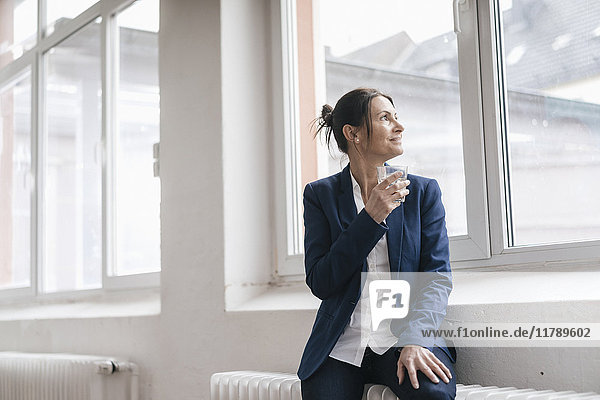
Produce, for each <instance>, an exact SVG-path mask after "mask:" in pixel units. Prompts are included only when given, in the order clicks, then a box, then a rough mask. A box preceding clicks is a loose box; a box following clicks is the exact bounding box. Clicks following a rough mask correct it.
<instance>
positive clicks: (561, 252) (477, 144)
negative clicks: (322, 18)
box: [271, 0, 600, 281]
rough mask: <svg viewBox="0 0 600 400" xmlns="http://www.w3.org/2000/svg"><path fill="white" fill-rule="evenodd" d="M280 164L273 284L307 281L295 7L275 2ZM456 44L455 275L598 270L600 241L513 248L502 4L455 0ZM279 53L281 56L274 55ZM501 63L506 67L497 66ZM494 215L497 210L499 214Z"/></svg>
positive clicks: (277, 152)
mask: <svg viewBox="0 0 600 400" xmlns="http://www.w3.org/2000/svg"><path fill="white" fill-rule="evenodd" d="M271 6H272V9H273V14H272V20H273V21H274V22H273V25H272V26H274V30H273V37H274V41H273V49H274V58H273V71H275V73H274V75H273V76H274V93H273V98H274V104H275V105H276V106H274V115H275V117H274V121H273V123H274V127H275V132H285V134H284V135H281V134H279V133H278V134H275V135H274V139H275V140H274V150H275V152H274V160H275V168H274V169H275V173H274V182H275V200H276V207H275V210H274V213H275V216H274V219H275V225H276V226H275V229H276V231H275V237H276V253H277V257H276V260H275V262H276V266H275V272H274V274H275V279H276V280H283V281H295V280H299V279H302V278H303V275H304V266H303V254H300V253H302V247H300V246H301V243H302V242H301V238H299V237H298V236H299V232H300V230H299V229H298V228H297V227H298V226H302V225H298V224H302V189H303V188H301V187H300V184H299V182H300V178H299V173H300V165H299V163H300V160H301V159H300V154H299V151H300V149H299V129H298V122H297V121H298V106H297V104H298V88H297V85H298V80H297V71H296V70H295V68H296V67H297V63H296V60H297V38H296V29H295V27H296V20H295V18H296V13H295V10H296V0H272V1H271ZM448 7H453V8H454V16H455V21H454V23H455V30H457V31H458V32H457V33H456V34H457V42H458V62H459V82H460V99H461V100H460V101H461V122H462V130H463V136H462V137H463V160H464V167H465V168H464V171H465V187H466V206H467V234H466V235H460V236H453V237H450V254H451V261H452V266H453V268H455V269H460V268H473V267H500V266H511V265H512V266H516V267H520V266H523V265H527V266H531V265H545V266H547V265H557V266H562V265H565V266H569V265H572V264H573V262H574V261H576V262H577V263H578V264H585V265H593V266H594V267H598V266H600V263H599V262H598V258H600V240H592V241H582V242H572V243H558V244H547V245H530V246H510V245H509V240H510V237H509V236H510V235H509V227H510V223H509V221H508V217H509V214H508V213H507V204H509V200H508V196H509V193H508V190H507V189H506V188H507V185H506V182H507V179H508V176H507V174H508V172H505V171H507V169H506V168H505V165H506V162H507V157H506V151H507V150H506V149H507V148H508V147H507V146H506V143H505V137H506V136H505V135H504V134H503V132H504V126H505V124H504V121H505V116H504V107H503V104H501V103H500V102H501V101H503V100H504V98H505V95H506V93H504V92H503V91H504V86H503V85H504V83H503V79H501V78H503V75H502V65H500V66H499V67H498V68H496V65H498V55H499V54H501V53H500V49H501V48H500V45H499V41H498V40H497V38H499V37H500V36H499V34H498V33H499V32H498V29H499V27H501V21H499V20H498V22H497V23H496V20H497V19H498V18H500V17H501V13H500V12H499V10H498V9H499V0H483V1H479V0H477V1H476V0H453V2H448ZM278 49H281V53H278V52H277V50H278ZM500 61H502V60H500ZM484 127H485V129H484ZM495 210H500V212H496V211H495Z"/></svg>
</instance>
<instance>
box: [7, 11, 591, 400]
mask: <svg viewBox="0 0 600 400" xmlns="http://www.w3.org/2000/svg"><path fill="white" fill-rule="evenodd" d="M268 17H269V1H268V0H239V1H238V0H203V1H196V0H167V1H162V4H161V35H160V81H161V180H162V204H161V218H162V268H163V270H162V276H161V280H162V286H161V294H160V296H161V313H160V315H156V316H146V317H122V318H87V319H83V318H65V319H60V320H22V321H5V322H0V347H1V350H23V351H40V352H74V353H89V354H107V355H118V356H123V357H126V358H129V359H131V360H132V361H134V362H137V363H138V364H139V365H140V368H141V374H142V375H141V386H142V387H141V398H142V399H182V400H185V399H208V395H209V378H210V375H211V374H212V373H214V372H217V371H224V370H234V369H257V370H271V371H288V372H295V371H296V368H297V365H298V362H299V359H300V355H301V351H302V348H303V346H304V344H305V342H306V339H307V338H308V334H309V332H310V328H311V324H312V322H313V316H314V311H310V310H308V311H252V312H248V311H246V312H241V311H240V312H225V311H224V310H225V294H224V293H225V290H224V287H225V282H226V281H225V277H226V275H227V277H228V280H227V283H230V282H233V284H241V283H242V281H243V280H238V279H237V277H239V276H241V275H239V274H242V273H243V271H248V273H247V274H246V275H244V279H248V280H250V282H252V284H256V285H257V286H258V287H263V286H264V282H266V280H267V279H268V277H269V273H268V271H269V268H270V262H271V260H272V259H273V252H274V249H273V247H272V245H271V243H273V240H272V235H273V232H272V230H271V226H272V220H271V213H270V211H269V210H270V209H271V207H272V204H270V200H269V199H270V198H272V193H273V189H274V188H273V187H272V185H271V183H270V181H269V179H268V175H267V172H266V171H267V170H268V168H270V166H271V165H272V163H271V156H270V151H271V149H270V144H269V143H271V136H270V135H272V134H273V129H272V128H271V127H270V126H269V123H268V122H267V121H270V118H271V115H270V113H269V110H270V105H271V98H270V94H271V89H272V88H271V86H270V84H269V77H270V74H271V71H270V65H271V64H270V57H271V54H270V50H269V48H268V44H269V43H270V39H269V38H268V32H270V29H271V27H270V26H269V19H268ZM238 156H239V157H242V159H243V160H244V164H243V166H242V168H238V166H236V165H234V164H232V160H234V159H236V157H238ZM488 307H491V306H488ZM538 309H539V310H538V311H540V310H541V309H542V307H541V306H539V307H538ZM461 310H462V311H461ZM483 310H484V309H482V308H477V311H473V310H468V309H458V308H457V312H465V313H469V312H484V311H483ZM534 311H535V310H534ZM508 312H510V311H506V313H508ZM532 312H533V311H532ZM506 315H508V314H506ZM460 355H461V356H462V358H461V359H460V361H459V364H458V365H457V371H458V380H459V382H478V383H487V384H496V385H516V386H523V385H525V386H536V387H540V388H542V387H544V388H554V389H568V388H575V389H577V390H580V391H583V390H596V391H600V387H599V383H598V380H597V379H593V376H594V375H593V374H594V373H597V371H598V370H599V365H598V360H600V354H599V352H598V351H597V349H594V350H593V351H589V352H587V355H586V356H585V357H584V354H583V352H582V351H560V352H558V353H557V352H556V351H549V350H546V351H544V350H523V351H518V350H515V349H512V350H509V351H501V350H498V349H488V350H477V349H473V350H463V351H461V353H460ZM484 355H485V357H484ZM559 356H560V357H561V359H560V361H558V360H557V357H559ZM538 367H540V368H543V369H540V371H546V372H547V373H546V374H545V375H543V376H542V375H540V374H539V371H537V370H538V369H539V368H538ZM570 370H573V371H579V372H582V371H586V372H584V374H583V375H582V376H583V377H581V378H578V380H575V381H573V374H565V375H563V374H561V372H562V371H570ZM529 372H531V373H532V374H533V375H531V377H527V375H526V374H528V373H529ZM574 385H575V387H574Z"/></svg>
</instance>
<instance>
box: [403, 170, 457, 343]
mask: <svg viewBox="0 0 600 400" xmlns="http://www.w3.org/2000/svg"><path fill="white" fill-rule="evenodd" d="M445 217H446V214H445V211H444V206H443V204H442V198H441V190H440V187H439V185H438V183H437V182H436V181H435V180H433V179H432V180H430V181H429V183H428V184H427V186H426V188H425V193H424V196H423V203H422V205H421V253H420V261H419V273H418V274H416V275H418V276H417V277H416V279H415V280H414V283H416V285H414V286H413V287H411V292H412V294H413V299H411V302H410V310H409V314H408V316H407V317H406V318H405V319H404V320H401V321H400V325H401V326H402V327H403V329H404V330H403V331H401V334H400V335H397V336H398V342H397V346H398V347H403V346H404V345H407V344H415V345H420V346H423V347H428V348H430V349H431V348H432V347H433V346H434V344H435V338H434V337H431V338H427V337H424V336H426V335H423V332H422V330H429V329H438V328H439V327H440V325H441V324H442V322H443V320H444V317H445V316H446V308H447V306H448V296H449V295H450V292H451V290H452V275H451V271H450V252H449V243H448V234H447V232H446V221H445ZM413 289H416V290H413ZM432 336H433V335H432Z"/></svg>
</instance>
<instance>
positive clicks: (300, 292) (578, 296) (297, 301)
mask: <svg viewBox="0 0 600 400" xmlns="http://www.w3.org/2000/svg"><path fill="white" fill-rule="evenodd" d="M453 284H454V288H453V290H452V293H451V295H450V298H449V301H448V308H449V310H452V309H453V308H460V307H461V306H469V305H485V304H489V305H493V304H531V305H535V304H542V303H544V304H545V303H550V302H552V303H561V302H562V303H580V302H581V303H583V302H585V303H587V302H592V303H594V304H598V305H600V272H599V271H573V272H547V271H545V272H513V271H494V272H478V271H464V270H463V271H457V272H454V273H453ZM320 302H321V301H320V300H319V299H318V298H316V297H315V296H314V295H313V294H312V293H311V292H310V290H309V289H308V287H307V286H306V284H305V283H304V282H287V283H281V284H279V285H273V286H270V287H269V288H267V289H266V290H264V291H262V292H261V293H259V294H255V295H253V296H250V297H249V298H248V300H246V301H245V302H244V303H243V305H239V306H236V307H232V308H228V309H227V311H288V310H316V309H318V308H319V304H320Z"/></svg>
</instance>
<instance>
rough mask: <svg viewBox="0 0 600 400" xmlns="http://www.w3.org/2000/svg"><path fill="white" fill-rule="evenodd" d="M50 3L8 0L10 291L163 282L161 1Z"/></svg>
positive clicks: (1, 73)
mask: <svg viewBox="0 0 600 400" xmlns="http://www.w3.org/2000/svg"><path fill="white" fill-rule="evenodd" d="M29 3H32V4H29ZM40 4H41V6H40V9H42V10H44V14H43V15H42V14H40V11H39V10H38V9H37V2H35V1H34V2H29V1H28V0H23V1H14V5H13V2H12V1H0V7H2V9H1V10H2V12H1V13H0V19H1V21H0V22H1V24H0V26H2V29H0V31H1V32H0V39H2V40H4V42H3V43H9V46H12V47H11V48H12V49H13V50H11V51H4V52H2V51H0V62H1V66H2V69H0V96H1V97H0V110H1V113H2V120H1V121H2V129H1V130H0V138H1V139H2V140H0V143H2V145H1V147H0V184H1V185H2V187H3V190H2V191H1V193H2V194H1V195H0V202H1V204H2V205H5V207H4V206H3V207H2V208H3V211H1V212H0V213H1V214H0V216H1V220H2V224H1V225H2V228H1V230H0V238H1V239H0V243H1V245H0V246H1V248H2V251H1V252H0V288H1V289H3V290H2V291H1V292H0V295H1V296H13V295H23V294H24V295H44V294H48V293H55V292H63V293H64V292H72V291H78V290H88V289H101V288H104V289H113V288H127V287H139V286H152V285H156V284H158V273H159V271H160V219H159V205H160V181H159V178H158V176H157V173H156V172H157V170H158V168H157V167H158V165H157V160H156V159H157V158H158V157H157V154H156V152H157V146H158V142H159V120H160V117H159V113H160V111H159V88H158V20H159V7H158V0H137V1H131V0H126V1H121V2H118V1H117V2H114V1H108V0H100V1H76V0H73V1H54V0H47V1H46V2H44V1H42V2H41V3H40ZM6 8H8V10H9V11H10V12H4V10H5V9H6ZM18 16H22V17H23V18H22V19H19V21H18V23H17V18H18ZM25 16H26V17H27V18H25ZM38 20H39V21H46V22H45V23H44V26H42V27H37V23H36V21H38ZM21 21H23V24H21ZM27 21H29V22H27ZM138 21H142V22H138ZM13 22H14V25H13ZM5 23H9V24H8V25H5ZM28 23H29V24H30V25H31V24H33V25H32V26H29V25H27V24H28ZM21 25H22V26H21ZM5 26H11V27H13V28H14V29H13V31H14V32H12V33H10V32H8V30H6V29H4V27H5ZM25 27H27V29H25ZM25 31H27V34H26V33H24V32H25ZM1 49H6V46H4V47H1ZM15 49H21V50H22V51H20V50H19V51H15ZM5 187H6V188H7V190H4V188H5Z"/></svg>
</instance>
